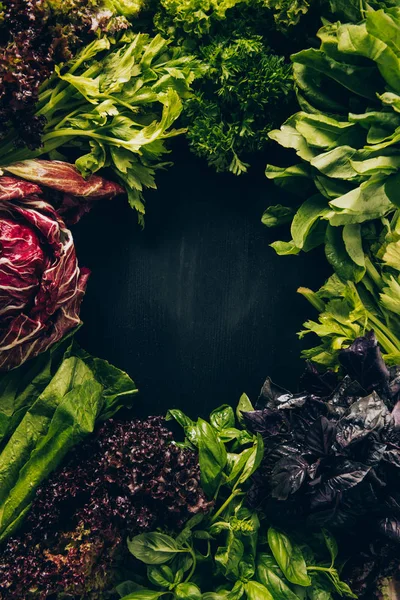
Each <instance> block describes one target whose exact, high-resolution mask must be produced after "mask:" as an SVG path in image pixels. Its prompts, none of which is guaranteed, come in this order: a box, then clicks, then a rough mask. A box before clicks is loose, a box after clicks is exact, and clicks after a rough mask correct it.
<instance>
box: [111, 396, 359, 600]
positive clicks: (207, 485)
mask: <svg viewBox="0 0 400 600" xmlns="http://www.w3.org/2000/svg"><path fill="white" fill-rule="evenodd" d="M248 408H251V404H250V401H249V399H248V398H247V396H245V395H243V396H242V398H241V400H240V402H239V406H238V409H237V416H238V418H239V419H240V422H242V423H243V417H242V411H243V410H246V409H248ZM169 416H170V417H174V418H175V419H177V420H178V421H179V423H181V424H182V425H183V427H184V430H185V434H186V439H185V442H184V445H188V446H193V445H194V446H195V447H197V449H198V452H199V463H200V468H201V482H202V485H203V487H204V489H205V491H206V492H207V493H208V495H209V497H210V498H213V500H214V506H213V508H212V509H211V511H210V512H209V513H207V514H206V515H199V516H195V517H193V518H192V519H191V520H190V521H188V523H187V524H186V527H185V528H183V529H182V530H181V532H180V533H179V535H178V536H170V535H166V534H165V533H159V532H152V533H147V534H142V535H139V536H136V537H134V538H133V539H130V540H128V548H129V550H130V552H131V553H132V554H133V556H134V557H135V558H136V559H138V560H139V561H141V562H142V563H144V564H145V565H147V570H146V571H145V573H144V578H141V577H138V573H136V577H135V576H134V579H133V580H130V581H127V582H125V583H123V584H121V585H119V586H118V587H117V591H118V592H119V594H120V596H121V597H122V598H124V599H125V600H145V599H147V600H156V599H157V598H168V597H169V598H171V597H172V598H174V599H176V600H178V599H182V600H183V598H185V599H190V600H200V599H202V598H203V599H205V600H223V599H227V600H228V599H229V600H240V599H241V598H247V599H248V600H259V599H260V600H261V599H264V600H272V599H274V598H285V599H287V600H298V599H299V598H306V597H307V598H316V597H318V594H320V595H319V597H320V598H324V599H326V600H329V599H330V598H332V596H331V592H337V593H338V594H339V596H347V597H355V596H354V595H353V594H352V592H351V590H350V588H349V587H348V585H347V584H346V583H344V582H343V581H342V580H341V579H340V577H339V573H338V571H337V568H336V567H335V560H336V556H337V546H336V542H335V541H334V540H333V538H332V536H330V534H329V533H328V532H326V531H325V532H324V533H323V535H319V536H315V537H314V538H313V539H312V540H311V539H309V540H307V544H304V540H302V541H301V542H299V541H298V540H294V539H293V538H291V537H288V536H287V535H286V534H285V533H284V532H283V531H280V530H277V529H275V528H273V527H268V525H267V524H266V523H265V519H264V517H263V515H262V514H259V513H258V512H257V511H255V510H252V509H250V508H248V506H247V504H246V493H245V492H246V490H247V487H248V481H249V479H250V478H251V477H252V476H253V474H254V473H256V472H257V469H258V466H259V464H260V461H261V459H262V454H263V443H262V439H261V436H260V435H259V434H258V433H257V434H256V435H251V434H250V433H249V432H248V431H247V430H246V429H243V428H242V427H241V425H240V424H239V428H238V427H237V423H235V415H234V412H233V410H232V408H231V407H229V406H227V405H224V406H222V407H220V408H218V409H216V410H214V411H213V412H212V414H211V416H210V422H206V421H204V420H202V419H198V421H197V422H196V423H194V422H193V421H191V420H190V419H188V418H187V417H186V416H185V415H184V414H183V413H181V412H180V411H170V413H169Z"/></svg>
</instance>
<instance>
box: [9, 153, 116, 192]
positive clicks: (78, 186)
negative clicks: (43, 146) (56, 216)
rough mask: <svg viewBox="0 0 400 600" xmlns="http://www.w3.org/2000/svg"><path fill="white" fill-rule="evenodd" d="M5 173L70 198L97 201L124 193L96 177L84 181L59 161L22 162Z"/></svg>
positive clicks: (74, 170)
mask: <svg viewBox="0 0 400 600" xmlns="http://www.w3.org/2000/svg"><path fill="white" fill-rule="evenodd" d="M7 171H9V172H10V173H12V174H13V175H17V177H22V178H23V179H28V180H29V181H34V182H35V183H39V184H40V185H44V186H46V187H50V188H52V189H54V190H58V191H59V192H64V193H66V194H70V195H72V196H80V197H84V198H96V199H97V198H113V197H114V196H116V195H117V194H123V193H124V189H123V188H122V187H121V186H120V185H118V184H117V183H114V182H112V181H107V180H106V179H103V177H99V176H98V175H91V176H90V177H89V178H88V179H84V178H83V177H82V175H81V174H80V173H79V171H78V169H77V168H76V167H74V165H71V164H69V163H66V162H63V161H61V160H40V159H35V160H24V161H22V162H17V163H14V164H12V165H10V166H9V167H7Z"/></svg>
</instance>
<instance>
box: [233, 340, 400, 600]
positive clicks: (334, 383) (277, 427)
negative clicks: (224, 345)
mask: <svg viewBox="0 0 400 600" xmlns="http://www.w3.org/2000/svg"><path fill="white" fill-rule="evenodd" d="M340 362H341V365H342V372H343V376H342V378H341V379H339V378H338V377H337V376H336V375H335V374H333V373H325V374H322V375H321V374H320V373H319V372H318V371H317V370H316V369H315V367H313V366H312V365H307V370H306V373H305V375H304V376H303V378H302V380H301V382H302V386H303V389H304V391H303V392H302V393H300V394H291V393H290V392H287V391H286V390H283V389H281V388H278V387H277V386H275V385H274V384H272V382H271V381H270V380H267V381H266V383H265V384H264V386H263V388H262V391H261V395H260V398H259V401H258V404H257V407H256V408H257V410H255V411H253V412H247V413H244V417H245V420H246V424H247V426H248V428H249V429H250V431H253V432H257V433H261V435H262V436H263V439H264V442H265V454H264V459H263V462H262V464H261V467H260V469H259V471H258V472H256V474H255V475H254V476H253V486H252V489H251V491H250V496H249V497H250V502H251V504H253V505H254V506H262V508H263V509H264V511H265V513H266V514H267V515H268V516H269V518H270V519H272V520H273V521H274V520H275V522H276V523H277V524H278V525H281V526H283V527H287V526H288V525H290V526H291V527H300V528H302V527H304V526H306V527H307V528H313V526H315V527H316V528H319V527H321V526H322V527H326V528H328V529H333V530H336V531H337V532H338V531H339V530H340V537H341V540H342V547H343V550H344V551H345V552H347V554H348V561H347V562H346V566H345V569H344V572H343V574H342V575H343V577H344V578H345V579H347V581H348V583H349V584H350V587H351V588H352V589H353V591H354V592H356V593H357V594H359V597H360V598H365V600H372V599H374V598H379V600H382V596H380V595H379V593H378V589H379V587H380V585H381V584H382V581H383V580H384V578H385V577H388V576H392V575H393V574H394V573H395V572H396V571H397V572H398V565H399V563H400V385H399V383H400V378H399V373H400V370H399V368H398V367H393V368H391V369H388V368H387V367H386V365H385V363H384V361H383V359H382V356H381V353H380V350H379V347H378V344H377V342H376V339H375V336H374V335H373V333H372V332H371V333H369V334H368V335H367V336H365V337H363V338H359V339H357V340H356V341H355V342H354V344H352V346H350V348H348V349H347V350H344V351H343V352H341V354H340ZM385 597H386V596H385ZM388 597H389V596H388ZM396 597H397V596H396Z"/></svg>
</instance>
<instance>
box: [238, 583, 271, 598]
mask: <svg viewBox="0 0 400 600" xmlns="http://www.w3.org/2000/svg"><path fill="white" fill-rule="evenodd" d="M245 590H246V595H247V598H248V600H274V597H273V596H271V594H270V593H269V591H268V590H267V588H266V587H265V586H263V585H262V584H261V583H258V581H249V582H248V583H246V585H245Z"/></svg>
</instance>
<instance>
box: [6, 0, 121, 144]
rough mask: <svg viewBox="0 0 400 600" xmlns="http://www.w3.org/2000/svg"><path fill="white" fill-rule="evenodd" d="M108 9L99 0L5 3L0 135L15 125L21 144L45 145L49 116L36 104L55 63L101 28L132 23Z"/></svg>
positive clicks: (111, 29)
mask: <svg viewBox="0 0 400 600" xmlns="http://www.w3.org/2000/svg"><path fill="white" fill-rule="evenodd" d="M104 8H106V7H105V4H104V2H98V1H97V0H8V1H7V2H5V3H4V9H3V11H1V7H0V11H1V12H0V140H1V139H3V138H4V137H5V136H6V134H7V131H8V129H9V128H10V126H11V127H14V128H15V129H16V132H17V137H16V140H15V141H16V143H18V144H19V145H21V144H24V145H27V146H28V147H29V148H36V147H38V146H40V145H41V134H42V132H43V127H44V123H45V118H44V116H43V115H41V116H39V115H35V104H36V102H37V100H38V95H39V89H40V85H41V84H42V83H43V82H44V81H45V80H46V79H47V78H48V77H49V76H50V75H51V73H52V72H53V70H54V66H55V64H56V63H58V62H64V61H65V60H69V59H70V58H72V56H73V54H74V53H75V52H76V50H77V49H78V48H79V47H81V46H82V45H84V44H86V43H88V42H89V41H90V40H91V39H93V38H94V37H95V35H96V31H97V32H101V31H103V30H108V31H114V32H115V31H116V30H118V29H125V28H126V27H127V24H128V22H127V21H126V20H123V19H121V17H117V18H114V13H113V12H112V11H106V10H104Z"/></svg>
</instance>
